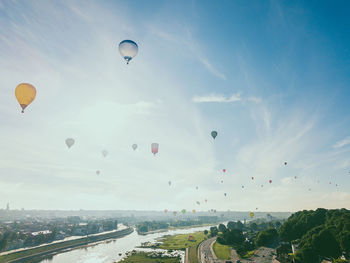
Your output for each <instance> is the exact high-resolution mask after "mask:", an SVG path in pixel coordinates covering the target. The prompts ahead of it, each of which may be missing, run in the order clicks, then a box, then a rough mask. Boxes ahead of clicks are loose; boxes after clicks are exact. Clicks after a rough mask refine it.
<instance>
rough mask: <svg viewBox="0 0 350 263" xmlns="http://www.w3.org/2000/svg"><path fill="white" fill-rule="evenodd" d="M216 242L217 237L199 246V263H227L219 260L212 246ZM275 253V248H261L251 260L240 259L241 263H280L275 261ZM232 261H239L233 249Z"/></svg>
mask: <svg viewBox="0 0 350 263" xmlns="http://www.w3.org/2000/svg"><path fill="white" fill-rule="evenodd" d="M215 241H216V237H213V238H210V239H207V240H205V241H203V242H202V243H201V244H200V245H199V246H198V262H199V263H225V262H226V260H219V259H217V257H216V255H215V253H214V251H213V249H212V246H213V244H214V242H215ZM273 253H275V250H274V249H273V248H268V247H261V248H259V249H258V250H257V251H256V252H255V254H254V255H253V256H252V257H251V258H249V259H240V262H241V263H253V262H254V263H265V262H268V263H272V262H278V261H274V259H273ZM231 257H232V258H231V261H232V262H233V263H235V262H236V260H238V259H239V257H238V255H237V253H236V251H235V250H234V249H233V250H232V253H231Z"/></svg>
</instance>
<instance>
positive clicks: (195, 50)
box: [148, 25, 226, 80]
mask: <svg viewBox="0 0 350 263" xmlns="http://www.w3.org/2000/svg"><path fill="white" fill-rule="evenodd" d="M148 29H149V31H150V32H151V33H152V34H154V35H156V36H158V37H160V38H162V39H164V40H166V41H170V42H173V43H176V44H179V45H181V46H182V47H183V46H185V47H187V48H188V49H189V50H190V52H191V54H192V55H194V57H195V58H197V60H198V61H199V62H200V63H202V64H203V66H204V67H205V68H206V69H207V70H208V71H209V72H211V73H212V74H213V75H214V76H216V77H218V78H220V79H222V80H226V75H225V74H224V73H222V72H221V71H220V70H218V69H217V68H216V67H215V66H214V65H213V63H212V62H210V60H209V59H208V58H207V57H206V56H205V55H203V52H202V51H201V50H202V49H203V48H202V47H201V46H200V45H199V44H198V42H197V41H196V40H195V39H194V38H193V34H192V32H191V31H190V30H189V28H188V27H187V26H184V27H182V29H181V30H184V32H176V33H169V32H166V31H164V30H162V29H160V28H158V27H155V26H154V25H149V26H148ZM180 36H183V37H182V38H181V37H180Z"/></svg>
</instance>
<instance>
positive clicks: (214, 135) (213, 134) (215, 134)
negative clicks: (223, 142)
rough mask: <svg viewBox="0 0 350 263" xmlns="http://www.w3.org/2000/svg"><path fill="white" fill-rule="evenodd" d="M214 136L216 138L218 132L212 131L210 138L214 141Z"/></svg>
mask: <svg viewBox="0 0 350 263" xmlns="http://www.w3.org/2000/svg"><path fill="white" fill-rule="evenodd" d="M216 136H218V132H217V131H212V132H211V137H213V139H215V138H216Z"/></svg>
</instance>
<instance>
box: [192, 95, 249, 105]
mask: <svg viewBox="0 0 350 263" xmlns="http://www.w3.org/2000/svg"><path fill="white" fill-rule="evenodd" d="M241 100H242V98H241V95H240V94H239V93H236V94H232V96H231V97H225V96H224V95H219V94H211V95H205V96H195V97H194V98H193V101H194V102H196V103H203V102H225V103H228V102H235V101H241Z"/></svg>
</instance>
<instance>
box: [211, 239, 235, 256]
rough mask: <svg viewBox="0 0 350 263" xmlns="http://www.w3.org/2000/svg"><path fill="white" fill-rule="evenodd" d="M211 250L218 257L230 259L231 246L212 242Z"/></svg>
mask: <svg viewBox="0 0 350 263" xmlns="http://www.w3.org/2000/svg"><path fill="white" fill-rule="evenodd" d="M213 250H214V253H215V255H216V256H217V257H218V259H231V247H230V246H226V245H221V244H219V243H218V242H215V243H214V246H213Z"/></svg>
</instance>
